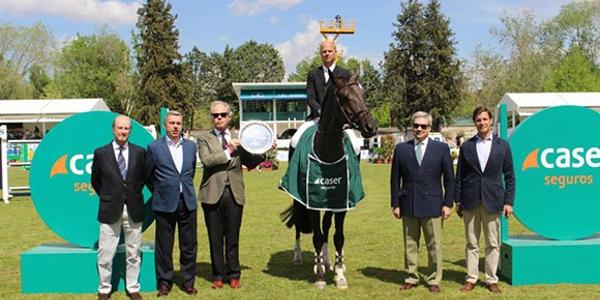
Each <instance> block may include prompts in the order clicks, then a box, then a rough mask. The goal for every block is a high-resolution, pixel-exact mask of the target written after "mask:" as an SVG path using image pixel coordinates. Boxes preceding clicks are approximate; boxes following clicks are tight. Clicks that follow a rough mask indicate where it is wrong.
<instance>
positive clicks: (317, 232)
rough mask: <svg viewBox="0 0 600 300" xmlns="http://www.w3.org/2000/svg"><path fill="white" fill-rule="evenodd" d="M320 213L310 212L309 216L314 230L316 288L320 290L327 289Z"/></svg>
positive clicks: (316, 211)
mask: <svg viewBox="0 0 600 300" xmlns="http://www.w3.org/2000/svg"><path fill="white" fill-rule="evenodd" d="M320 214H321V213H320V212H319V211H318V210H309V211H308V216H309V218H310V224H311V226H312V229H313V246H314V248H315V266H314V272H315V286H316V287H317V288H318V289H323V288H325V286H326V284H327V282H326V281H325V263H324V261H323V253H322V249H323V233H322V232H321V223H320V220H319V219H320Z"/></svg>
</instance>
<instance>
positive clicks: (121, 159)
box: [117, 147, 127, 180]
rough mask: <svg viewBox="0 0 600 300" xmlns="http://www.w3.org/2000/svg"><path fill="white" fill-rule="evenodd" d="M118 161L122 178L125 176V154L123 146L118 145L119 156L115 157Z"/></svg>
mask: <svg viewBox="0 0 600 300" xmlns="http://www.w3.org/2000/svg"><path fill="white" fill-rule="evenodd" d="M117 162H118V163H119V172H121V177H122V178H123V180H125V178H127V166H126V165H125V156H123V147H119V157H118V159H117Z"/></svg>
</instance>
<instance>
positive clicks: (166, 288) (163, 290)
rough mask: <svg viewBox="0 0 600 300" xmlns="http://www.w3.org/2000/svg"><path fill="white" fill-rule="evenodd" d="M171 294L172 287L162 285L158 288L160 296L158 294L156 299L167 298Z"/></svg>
mask: <svg viewBox="0 0 600 300" xmlns="http://www.w3.org/2000/svg"><path fill="white" fill-rule="evenodd" d="M169 292H171V286H170V285H168V284H161V285H160V287H159V288H158V294H156V297H162V296H167V295H169Z"/></svg>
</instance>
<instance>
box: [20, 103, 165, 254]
mask: <svg viewBox="0 0 600 300" xmlns="http://www.w3.org/2000/svg"><path fill="white" fill-rule="evenodd" d="M116 116H117V114H115V113H112V112H106V111H102V112H99V111H96V112H87V113H80V114H77V115H74V116H71V117H69V118H67V119H65V120H64V121H62V122H60V123H59V124H58V125H56V126H54V127H53V128H52V130H50V132H48V134H46V136H45V137H44V139H43V140H42V141H41V143H40V144H39V146H38V148H37V150H36V152H35V156H34V157H33V161H32V162H31V172H30V176H29V185H30V187H31V197H32V199H33V204H34V205H35V209H36V210H37V212H38V214H39V215H40V217H41V218H42V220H44V222H45V223H46V225H48V227H50V229H52V231H54V232H55V233H56V234H57V235H58V236H60V237H61V238H63V239H64V240H65V241H68V242H70V243H73V244H76V245H79V246H82V247H92V246H94V244H95V243H96V242H97V241H98V235H99V223H98V220H97V216H98V206H99V201H100V200H99V198H98V196H97V195H96V192H95V191H94V189H93V188H92V185H91V183H90V177H91V172H92V160H93V157H94V150H95V149H96V148H98V147H101V146H103V145H106V144H108V143H110V142H111V141H112V140H113V139H114V136H113V132H112V122H113V119H114V118H115V117H116ZM131 125H132V126H131V127H132V129H131V135H130V137H129V141H130V142H131V143H134V144H136V145H139V146H141V147H144V148H145V147H146V145H148V144H149V143H150V142H151V141H152V140H153V139H152V136H151V135H150V134H149V133H148V131H146V129H144V127H142V126H141V125H140V124H139V123H137V122H135V121H133V120H132V124H131ZM149 198H150V193H149V192H148V190H147V189H144V199H145V200H144V201H145V202H146V211H145V212H146V214H145V221H144V229H145V228H146V227H148V226H149V225H150V224H151V223H152V220H153V216H154V215H153V213H152V210H151V207H150V204H151V203H150V201H148V200H149Z"/></svg>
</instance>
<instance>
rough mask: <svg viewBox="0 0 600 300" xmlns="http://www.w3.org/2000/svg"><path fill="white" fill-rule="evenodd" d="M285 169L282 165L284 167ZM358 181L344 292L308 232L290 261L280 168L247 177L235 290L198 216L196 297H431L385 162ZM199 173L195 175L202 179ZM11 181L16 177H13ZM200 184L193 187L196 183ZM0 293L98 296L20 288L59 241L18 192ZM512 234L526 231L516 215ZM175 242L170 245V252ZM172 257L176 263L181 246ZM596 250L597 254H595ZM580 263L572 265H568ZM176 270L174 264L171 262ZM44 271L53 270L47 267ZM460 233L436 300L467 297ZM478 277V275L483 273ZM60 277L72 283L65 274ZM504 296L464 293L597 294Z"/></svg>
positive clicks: (9, 216)
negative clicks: (29, 265) (28, 257)
mask: <svg viewBox="0 0 600 300" xmlns="http://www.w3.org/2000/svg"><path fill="white" fill-rule="evenodd" d="M283 167H284V168H283V169H285V164H283ZM361 167H362V172H363V174H362V175H363V183H364V185H365V186H364V187H365V192H366V195H367V196H366V198H365V200H363V202H362V203H361V204H360V205H359V207H358V208H356V209H355V210H354V211H351V212H349V213H348V215H347V217H346V225H345V226H346V244H345V257H346V268H347V272H346V276H347V279H348V283H349V288H348V289H347V290H337V289H336V288H335V286H333V284H332V283H333V275H332V274H331V273H328V285H327V287H326V288H325V289H324V290H317V289H316V288H315V287H314V286H313V284H312V280H313V274H312V260H313V255H312V250H311V248H312V243H311V239H310V236H303V250H304V251H303V252H304V264H303V265H301V266H295V265H293V264H292V256H293V252H292V246H293V242H294V232H293V230H289V229H287V228H286V227H285V226H284V225H283V224H282V223H281V222H280V221H279V213H280V212H281V211H282V210H284V209H285V208H286V207H287V206H288V205H289V204H290V203H291V202H290V201H291V200H290V199H289V198H288V197H286V195H285V194H284V193H282V192H280V191H278V190H277V183H278V181H279V179H280V178H281V176H282V175H283V169H280V170H278V171H272V172H260V173H259V172H255V171H252V172H250V173H247V174H245V184H246V197H247V204H246V206H245V208H244V210H245V211H244V217H243V223H242V233H241V240H240V261H241V264H242V285H243V287H242V288H241V289H240V290H232V289H230V288H229V287H225V288H223V289H222V290H212V289H210V283H211V280H212V279H211V276H210V274H211V271H210V260H209V253H208V239H207V235H206V227H205V226H204V219H203V215H202V213H201V211H200V213H199V214H198V226H199V228H198V232H199V239H198V248H199V253H198V275H197V280H196V287H197V288H198V289H199V294H198V297H197V298H209V299H239V298H241V299H337V298H341V299H392V298H399V297H409V298H414V299H429V298H431V297H433V296H432V295H431V294H430V293H429V292H428V290H427V289H426V288H425V287H423V286H419V287H418V288H417V289H414V290H411V291H408V292H401V291H399V287H400V284H401V283H402V282H403V278H404V276H405V273H404V272H403V270H402V268H403V254H402V253H403V251H402V249H403V242H402V233H401V222H400V221H398V220H396V219H394V218H393V216H392V213H391V209H390V207H389V206H390V204H389V170H390V166H389V165H374V164H368V163H362V164H361ZM11 175H12V178H13V179H11V182H13V185H15V184H16V185H26V184H27V183H26V182H27V180H26V177H27V174H26V172H24V171H22V170H20V169H17V168H14V169H11ZM200 178H201V176H200V174H198V175H197V176H196V181H197V182H199V180H200ZM12 180H15V181H12ZM196 186H198V185H196ZM0 228H1V229H0V298H1V299H95V297H96V296H95V294H83V295H82V294H72V295H58V294H32V295H24V294H21V293H20V289H21V283H20V278H21V275H20V263H19V256H20V254H21V253H22V252H23V251H26V250H28V249H30V248H33V247H35V246H37V245H39V244H41V243H51V242H62V241H61V239H60V238H58V237H57V236H56V235H55V234H54V233H53V232H52V231H51V230H50V229H49V228H48V227H46V225H45V224H44V223H43V222H42V220H41V219H40V218H39V217H38V215H37V213H36V211H35V208H34V207H33V204H32V202H31V199H30V198H29V197H15V198H12V199H11V203H10V204H8V205H4V204H0ZM510 231H511V234H520V233H526V232H527V231H526V229H524V228H523V227H522V226H521V225H519V224H518V223H517V222H516V221H515V220H514V219H512V222H511V229H510ZM153 236H154V225H152V226H151V227H150V228H149V229H148V230H147V231H146V232H145V233H144V240H147V241H153ZM482 238H483V236H482ZM177 247H178V245H175V249H178V248H177ZM330 247H331V248H330V252H331V253H333V252H334V250H333V246H332V245H331V246H330ZM422 248H423V249H421V255H420V258H419V260H420V265H421V266H425V265H426V263H427V256H426V251H425V250H426V249H424V247H422ZM174 252H175V262H177V261H178V259H179V257H178V253H177V252H178V251H177V250H176V251H174ZM599 255H600V254H599ZM573 267H577V266H573ZM175 269H176V270H178V269H179V266H178V263H176V264H175ZM48 276H52V271H51V270H48ZM464 276H465V266H464V237H463V224H462V220H460V219H459V218H458V217H457V216H456V214H455V212H454V211H453V215H452V216H451V218H450V219H449V220H448V221H446V222H445V223H444V280H443V281H442V284H441V288H442V292H441V294H440V295H438V296H435V297H439V298H440V299H446V298H465V295H464V294H462V293H461V292H459V288H460V287H461V286H462V284H463V282H464ZM481 276H482V278H483V274H481ZM65 280H69V279H68V278H65ZM500 287H501V288H502V290H503V294H502V295H500V296H493V295H491V294H490V293H489V292H488V291H487V290H486V289H484V288H483V287H482V286H479V287H478V288H477V289H476V290H475V291H473V292H471V293H469V294H468V295H469V298H496V297H500V298H509V299H511V298H514V299H532V298H534V299H557V298H573V299H577V298H579V299H590V298H598V297H600V286H597V285H566V284H565V285H552V286H545V285H544V286H541V285H540V286H525V287H511V286H510V285H508V284H507V283H505V282H501V284H500ZM142 295H143V296H144V297H145V298H154V297H155V293H142ZM190 298H191V297H189V296H187V295H185V294H184V293H183V292H182V291H181V290H179V289H177V288H174V289H173V292H172V294H171V295H170V296H169V297H168V298H167V299H190ZM112 299H127V297H126V296H125V294H124V293H123V292H117V293H115V294H113V296H112Z"/></svg>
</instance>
